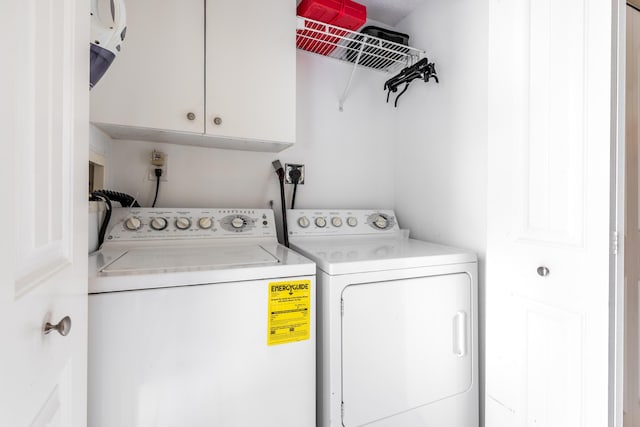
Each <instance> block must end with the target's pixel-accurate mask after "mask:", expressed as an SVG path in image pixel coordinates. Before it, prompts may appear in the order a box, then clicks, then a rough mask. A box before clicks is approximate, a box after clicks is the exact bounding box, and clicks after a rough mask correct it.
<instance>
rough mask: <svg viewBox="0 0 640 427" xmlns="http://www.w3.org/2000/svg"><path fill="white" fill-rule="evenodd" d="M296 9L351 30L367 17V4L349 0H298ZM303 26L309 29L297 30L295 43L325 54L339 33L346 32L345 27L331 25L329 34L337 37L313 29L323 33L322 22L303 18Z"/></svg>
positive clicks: (332, 45) (334, 46) (309, 16)
mask: <svg viewBox="0 0 640 427" xmlns="http://www.w3.org/2000/svg"><path fill="white" fill-rule="evenodd" d="M297 13H298V15H299V16H304V17H305V18H309V19H313V20H315V21H320V22H325V23H327V24H331V25H335V26H336V27H341V28H346V29H347V30H352V31H356V30H358V29H359V28H360V27H362V26H363V25H364V24H365V22H366V21H367V7H366V6H365V5H363V4H360V3H356V2H354V1H351V0H302V2H300V4H299V5H298V9H297ZM306 28H309V30H298V31H297V34H296V46H297V47H298V48H299V49H303V50H308V51H310V52H315V53H319V54H321V55H329V54H330V53H331V52H333V50H334V49H335V48H336V45H337V43H338V42H339V41H340V37H342V36H345V35H347V32H346V31H340V30H337V29H333V28H330V29H329V34H335V35H336V36H338V37H332V36H331V35H327V34H319V33H318V32H317V31H313V30H319V31H322V32H323V33H324V30H325V26H324V25H320V24H315V23H313V22H307V23H306ZM317 39H320V40H317Z"/></svg>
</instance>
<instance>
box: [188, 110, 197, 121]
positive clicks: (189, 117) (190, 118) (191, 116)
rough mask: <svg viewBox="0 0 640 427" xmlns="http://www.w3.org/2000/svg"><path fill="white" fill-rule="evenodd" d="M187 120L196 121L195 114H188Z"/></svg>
mask: <svg viewBox="0 0 640 427" xmlns="http://www.w3.org/2000/svg"><path fill="white" fill-rule="evenodd" d="M187 119H189V120H195V119H196V115H195V113H191V112H189V113H187Z"/></svg>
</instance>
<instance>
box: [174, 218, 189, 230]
mask: <svg viewBox="0 0 640 427" xmlns="http://www.w3.org/2000/svg"><path fill="white" fill-rule="evenodd" d="M189 227H191V220H190V219H189V218H187V217H186V216H181V217H179V218H178V219H176V228H178V229H179V230H188V229H189Z"/></svg>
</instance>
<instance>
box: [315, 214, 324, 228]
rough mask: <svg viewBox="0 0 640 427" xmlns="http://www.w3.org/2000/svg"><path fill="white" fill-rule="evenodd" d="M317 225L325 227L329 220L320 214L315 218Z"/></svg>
mask: <svg viewBox="0 0 640 427" xmlns="http://www.w3.org/2000/svg"><path fill="white" fill-rule="evenodd" d="M315 223H316V226H318V227H320V228H324V227H326V226H327V220H326V219H324V218H323V217H321V216H319V217H318V218H316V220H315Z"/></svg>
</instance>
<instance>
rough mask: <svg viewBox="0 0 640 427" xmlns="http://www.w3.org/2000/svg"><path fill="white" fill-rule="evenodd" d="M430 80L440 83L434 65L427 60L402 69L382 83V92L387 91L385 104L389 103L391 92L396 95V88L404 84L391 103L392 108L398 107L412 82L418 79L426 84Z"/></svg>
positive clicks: (423, 59)
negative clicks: (399, 100)
mask: <svg viewBox="0 0 640 427" xmlns="http://www.w3.org/2000/svg"><path fill="white" fill-rule="evenodd" d="M432 78H433V79H435V81H436V83H440V81H439V80H438V75H437V73H436V64H434V63H433V62H429V60H428V59H427V58H422V59H421V60H420V61H418V62H416V63H415V64H413V65H411V66H409V67H406V68H404V69H403V70H402V71H400V72H399V73H398V74H396V75H395V76H393V77H391V78H390V79H389V80H387V81H386V82H385V83H384V90H386V91H387V102H389V96H390V95H391V92H393V93H396V92H397V91H398V87H399V86H400V85H402V84H404V88H403V89H402V90H401V91H400V93H399V94H398V96H396V99H395V101H394V103H393V106H394V107H398V99H400V97H401V96H402V95H403V94H404V93H405V92H406V91H407V89H409V85H410V84H411V82H412V81H414V80H415V79H420V80H423V81H424V82H428V81H429V80H430V79H432Z"/></svg>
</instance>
